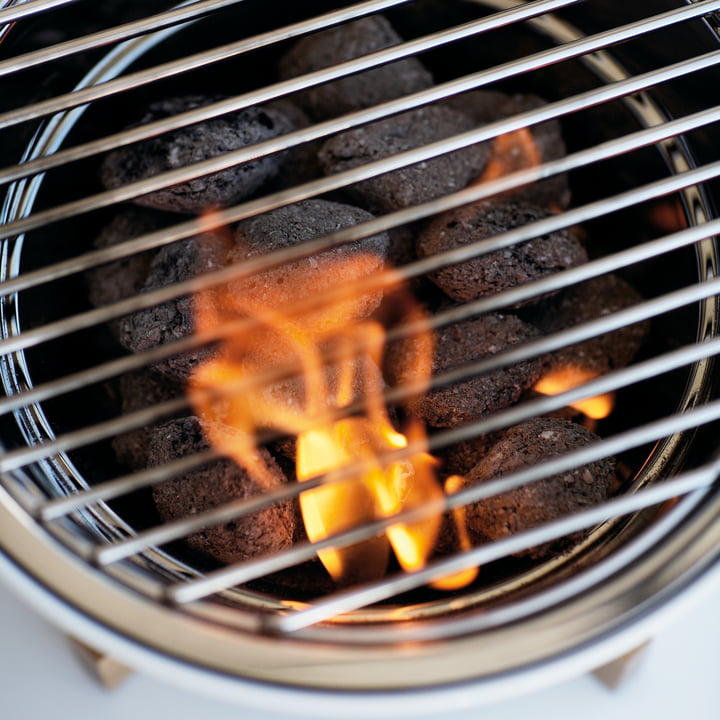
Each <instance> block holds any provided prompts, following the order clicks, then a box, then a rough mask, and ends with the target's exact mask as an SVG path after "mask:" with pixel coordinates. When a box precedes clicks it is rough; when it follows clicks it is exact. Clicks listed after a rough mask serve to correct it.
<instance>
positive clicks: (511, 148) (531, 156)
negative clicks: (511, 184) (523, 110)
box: [477, 128, 542, 182]
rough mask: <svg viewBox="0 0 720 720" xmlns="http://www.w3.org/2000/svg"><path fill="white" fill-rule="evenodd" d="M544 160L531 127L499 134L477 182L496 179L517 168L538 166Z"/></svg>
mask: <svg viewBox="0 0 720 720" xmlns="http://www.w3.org/2000/svg"><path fill="white" fill-rule="evenodd" d="M541 162H542V157H541V156H540V150H539V149H538V146H537V143H536V142H535V139H534V138H533V135H532V132H531V131H530V129H529V128H520V129H519V130H514V131H513V132H509V133H505V134H504V135H498V137H496V138H495V139H494V140H493V142H492V145H491V148H490V159H489V160H488V163H487V165H486V166H485V169H484V170H483V173H482V175H481V176H480V177H479V178H478V180H477V182H485V181H489V180H495V179H497V178H500V177H502V176H503V175H509V174H510V173H511V172H514V171H516V170H524V169H525V168H530V167H537V166H538V165H540V164H541Z"/></svg>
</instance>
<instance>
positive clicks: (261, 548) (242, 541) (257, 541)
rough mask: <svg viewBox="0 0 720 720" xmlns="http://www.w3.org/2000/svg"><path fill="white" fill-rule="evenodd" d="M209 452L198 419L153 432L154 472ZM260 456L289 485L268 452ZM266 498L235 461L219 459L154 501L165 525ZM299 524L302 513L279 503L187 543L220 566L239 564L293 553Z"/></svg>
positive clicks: (161, 489)
mask: <svg viewBox="0 0 720 720" xmlns="http://www.w3.org/2000/svg"><path fill="white" fill-rule="evenodd" d="M207 448H208V445H207V442H206V440H205V437H204V435H203V432H202V428H201V425H200V422H199V420H198V419H197V418H195V417H186V418H181V419H176V420H172V421H170V422H168V423H165V424H164V425H161V426H159V427H158V428H156V429H155V430H154V431H153V432H152V434H151V436H150V438H149V442H148V462H149V465H150V466H151V467H152V466H156V465H162V464H164V463H167V462H170V461H172V460H176V459H178V458H180V457H186V456H189V455H192V454H195V453H198V452H201V451H203V450H206V449H207ZM258 456H259V459H260V460H261V462H262V463H263V465H264V466H265V468H266V469H267V470H268V472H270V473H271V474H272V476H273V477H274V478H275V480H276V482H277V485H278V486H279V485H281V484H283V483H285V482H287V478H286V477H285V475H284V474H283V472H282V471H281V470H280V468H279V467H278V465H277V464H276V463H275V461H274V460H273V458H272V457H271V456H270V454H269V453H268V452H267V451H265V450H262V449H261V450H258ZM261 492H262V488H261V487H260V485H258V483H257V482H256V481H255V480H253V478H252V477H250V476H249V475H248V473H247V472H246V471H245V470H243V469H242V468H240V467H239V466H238V465H236V464H235V463H234V462H232V461H231V460H226V459H220V460H216V461H214V462H212V463H209V464H208V465H205V466H202V467H199V468H197V469H194V470H191V471H190V472H188V473H186V474H185V475H181V476H178V477H175V478H172V479H171V480H167V481H165V482H163V483H162V484H161V485H158V486H156V487H154V488H153V498H154V500H155V504H156V506H157V509H158V512H159V514H160V516H161V517H162V519H163V520H165V521H172V520H177V519H179V518H186V517H189V516H191V515H195V514H197V513H201V512H203V511H205V510H210V509H212V508H214V507H217V506H219V505H222V504H224V503H228V502H231V501H233V500H240V499H245V498H250V497H253V496H254V495H259V494H261ZM296 518H297V508H296V507H295V505H294V504H293V503H292V502H290V501H287V502H282V503H276V504H273V505H271V506H269V507H266V508H263V509H261V510H258V511H256V512H254V513H252V514H251V515H247V516H242V517H238V518H237V519H236V520H232V521H230V522H227V523H224V524H223V525H218V526H214V527H209V528H206V529H205V530H201V531H200V532H198V533H195V534H194V535H191V536H190V537H188V538H187V543H188V545H189V546H191V547H192V548H193V549H195V550H199V551H201V552H204V553H207V554H208V555H211V556H212V557H214V558H215V559H217V560H219V561H220V562H224V563H233V562H240V561H242V560H248V559H250V558H253V557H258V556H260V555H265V554H268V553H275V552H279V551H281V550H283V549H285V548H288V547H290V546H291V545H292V543H293V536H294V534H295V525H296Z"/></svg>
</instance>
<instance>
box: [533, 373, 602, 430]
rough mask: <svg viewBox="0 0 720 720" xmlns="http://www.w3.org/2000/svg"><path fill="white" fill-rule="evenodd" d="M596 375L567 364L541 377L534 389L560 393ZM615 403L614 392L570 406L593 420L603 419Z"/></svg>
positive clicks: (543, 393) (546, 392) (540, 391)
mask: <svg viewBox="0 0 720 720" xmlns="http://www.w3.org/2000/svg"><path fill="white" fill-rule="evenodd" d="M595 377H597V373H596V372H592V371H591V370H588V369H586V368H582V367H576V366H573V365H566V366H564V367H561V368H558V369H557V370H553V371H552V372H550V373H548V374H547V375H545V376H544V377H543V378H541V379H540V380H539V381H538V383H537V384H536V385H535V387H534V390H535V391H536V392H539V393H540V394H542V395H559V394H560V393H562V392H565V391H566V390H571V389H572V388H574V387H577V386H578V385H582V384H583V383H584V382H588V381H589V380H592V379H593V378H595ZM614 405H615V397H614V395H613V394H612V393H607V394H605V395H597V396H596V397H592V398H586V399H584V400H577V401H575V402H573V403H570V407H572V408H575V410H578V411H579V412H581V413H583V414H584V415H585V416H587V417H588V418H590V419H591V420H602V419H603V418H605V417H607V416H608V415H609V414H610V413H611V412H612V409H613V407H614Z"/></svg>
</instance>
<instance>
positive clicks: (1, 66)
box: [0, 0, 408, 77]
mask: <svg viewBox="0 0 720 720" xmlns="http://www.w3.org/2000/svg"><path fill="white" fill-rule="evenodd" d="M244 1H245V0H201V1H200V0H197V1H195V2H185V3H183V4H182V7H178V8H174V9H172V10H167V11H164V12H161V13H157V14H156V15H152V16H150V17H147V18H143V19H141V20H135V21H133V22H129V23H125V24H123V25H116V26H114V27H112V28H109V29H107V30H100V31H98V32H94V33H91V34H89V35H84V36H83V37H80V38H75V39H73V40H68V41H67V42H62V43H57V44H56V45H52V46H50V47H45V48H41V49H40V50H34V51H32V52H28V53H25V54H23V55H18V56H16V57H13V58H10V59H8V60H3V61H2V62H0V77H2V76H4V75H9V74H11V73H13V72H17V71H18V70H25V69H27V68H30V67H35V66H37V65H43V64H45V63H47V62H51V61H54V60H60V59H62V58H66V57H69V56H71V55H75V54H77V53H79V52H85V51H87V50H95V49H97V48H99V47H102V46H104V45H109V44H110V43H115V42H119V41H122V40H129V39H130V38H133V37H136V36H138V35H142V34H144V33H149V32H154V31H156V30H160V29H161V28H165V27H171V26H172V25H179V24H182V23H184V22H188V21H190V20H197V19H199V18H201V17H203V16H205V15H209V14H212V13H214V12H218V11H220V10H224V9H226V8H229V7H232V6H233V5H238V4H239V3H241V2H244ZM68 2H75V0H55V1H54V2H52V3H48V6H49V7H52V6H54V5H58V4H65V3H68ZM404 2H408V0H371V1H370V2H365V3H360V4H358V5H354V6H353V7H351V8H347V9H345V10H344V11H341V12H339V13H332V14H331V15H337V16H339V17H340V20H337V21H336V22H342V21H343V20H346V19H353V18H356V17H360V16H361V15H362V14H366V13H370V12H375V11H377V10H384V9H386V8H388V7H391V6H394V5H399V4H401V3H404ZM33 4H35V3H33ZM38 4H41V3H38ZM2 15H3V12H0V23H1V22H2ZM326 18H328V15H323V16H321V17H319V18H314V19H313V20H310V21H307V22H306V23H302V25H303V28H302V29H297V30H296V26H292V29H289V28H284V29H282V30H278V31H275V32H274V33H273V35H275V36H276V37H278V39H286V38H290V37H293V36H294V35H298V34H301V33H303V32H312V31H315V30H318V29H322V28H324V27H327V26H328V25H327V24H325V19H326ZM298 25H300V23H298ZM288 33H290V34H288ZM267 35H270V33H267ZM262 44H267V40H265V41H263V42H262V43H261V44H256V45H254V47H261V46H262ZM224 57H230V55H227V56H223V57H220V58H215V60H213V62H216V61H217V60H218V59H224Z"/></svg>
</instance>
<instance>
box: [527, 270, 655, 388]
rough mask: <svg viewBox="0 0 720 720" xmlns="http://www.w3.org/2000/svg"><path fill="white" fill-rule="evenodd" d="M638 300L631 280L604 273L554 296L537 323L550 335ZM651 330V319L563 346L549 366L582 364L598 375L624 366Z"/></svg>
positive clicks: (628, 305)
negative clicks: (629, 281)
mask: <svg viewBox="0 0 720 720" xmlns="http://www.w3.org/2000/svg"><path fill="white" fill-rule="evenodd" d="M639 302H642V297H641V296H640V294H639V293H638V292H637V290H635V288H633V287H632V285H630V284H629V283H628V282H626V281H625V280H623V279H622V278H621V277H619V276H617V275H613V274H609V275H602V276H600V277H597V278H593V279H592V280H588V281H587V282H584V283H581V284H580V285H574V286H572V287H571V288H568V289H567V290H566V291H565V292H564V293H563V294H562V295H561V296H558V297H557V298H553V300H552V301H551V302H550V303H549V304H548V307H547V308H545V309H544V312H543V313H542V315H540V317H538V318H537V320H536V322H537V324H538V326H539V327H540V328H541V329H542V330H543V331H544V332H545V333H547V334H548V335H549V334H551V333H554V332H558V331H560V330H565V329H567V328H570V327H573V326H574V325H579V324H581V323H584V322H588V321H590V320H595V319H597V318H600V317H602V316H604V315H611V314H612V313H614V312H618V311H620V310H623V309H625V308H628V307H632V306H633V305H636V304H638V303H639ZM649 329H650V321H649V320H644V321H642V322H638V323H634V324H632V325H623V327H621V328H620V329H618V330H615V331H614V332H611V333H605V334H604V335H598V336H597V337H593V338H590V339H589V340H585V341H584V342H581V343H577V344H575V345H570V346H569V347H566V348H562V349H561V350H559V351H558V352H556V353H554V354H553V355H552V356H551V357H550V365H551V367H567V366H574V367H581V368H584V369H586V370H590V371H593V372H594V373H596V374H597V375H602V374H604V373H606V372H608V371H609V370H613V369H615V368H621V367H625V366H626V365H627V364H629V363H630V362H631V361H632V359H633V358H634V357H635V355H636V354H637V352H638V351H639V349H640V347H641V345H642V343H643V340H644V339H645V337H646V336H647V334H648V332H649Z"/></svg>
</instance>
